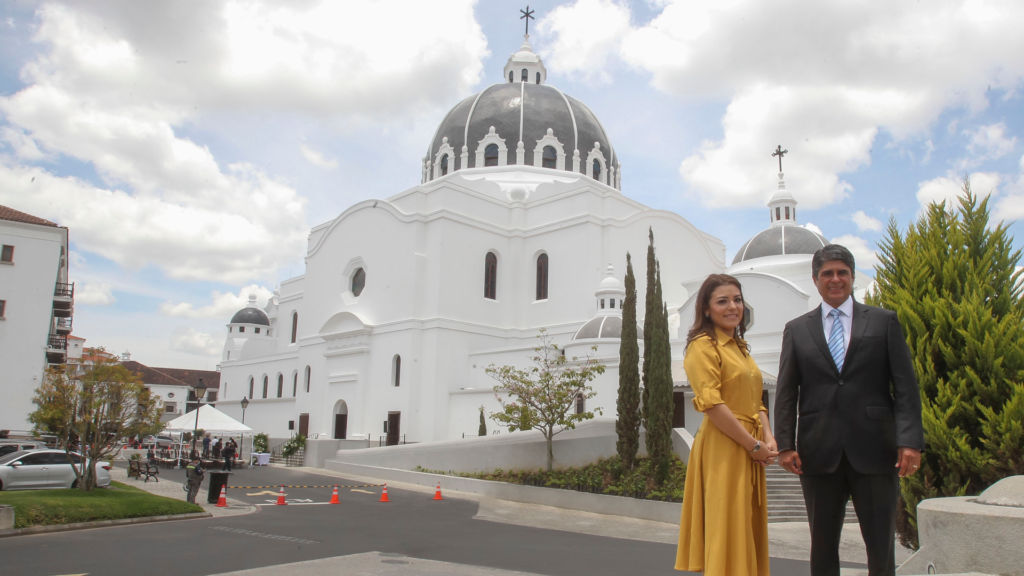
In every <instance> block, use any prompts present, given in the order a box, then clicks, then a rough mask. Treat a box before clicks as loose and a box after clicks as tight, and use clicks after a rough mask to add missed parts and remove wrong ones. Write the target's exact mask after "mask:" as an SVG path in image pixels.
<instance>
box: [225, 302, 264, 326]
mask: <svg viewBox="0 0 1024 576" xmlns="http://www.w3.org/2000/svg"><path fill="white" fill-rule="evenodd" d="M229 324H232V325H233V324H243V325H245V324H250V325H253V326H267V327H269V326H270V318H268V317H267V313H266V312H264V311H263V310H260V309H259V308H258V307H257V306H256V295H255V294H249V303H248V304H247V305H246V306H245V308H242V309H241V310H239V311H238V312H235V315H234V316H232V317H231V322H229Z"/></svg>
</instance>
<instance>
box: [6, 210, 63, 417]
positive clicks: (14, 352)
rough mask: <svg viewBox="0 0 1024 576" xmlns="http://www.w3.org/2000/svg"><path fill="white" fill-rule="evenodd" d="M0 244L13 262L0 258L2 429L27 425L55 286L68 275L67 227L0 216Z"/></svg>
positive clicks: (43, 366) (43, 362)
mask: <svg viewBox="0 0 1024 576" xmlns="http://www.w3.org/2000/svg"><path fill="white" fill-rule="evenodd" d="M0 244H7V245H10V246H14V262H13V264H6V263H0V300H6V301H7V306H6V310H5V312H4V317H3V319H0V366H2V367H3V368H2V370H3V372H2V375H0V397H2V398H3V402H0V429H7V430H29V429H31V428H32V425H31V424H29V422H28V420H27V417H28V414H29V413H30V412H32V411H33V410H34V409H35V406H34V405H33V404H32V396H33V395H34V393H35V389H36V388H37V387H38V386H39V385H40V384H41V383H42V379H43V373H44V371H45V369H46V365H47V363H46V344H47V337H48V335H49V333H50V326H51V324H52V314H53V291H54V287H55V284H56V283H57V282H65V281H67V266H66V263H64V258H62V249H64V251H65V252H66V248H67V230H66V229H63V228H54V227H51V226H39V225H36V224H24V223H21V222H11V221H8V220H0Z"/></svg>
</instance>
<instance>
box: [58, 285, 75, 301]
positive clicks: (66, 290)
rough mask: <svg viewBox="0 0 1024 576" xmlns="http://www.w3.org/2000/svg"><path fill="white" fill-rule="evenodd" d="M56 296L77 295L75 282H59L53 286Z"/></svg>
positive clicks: (70, 296)
mask: <svg viewBox="0 0 1024 576" xmlns="http://www.w3.org/2000/svg"><path fill="white" fill-rule="evenodd" d="M53 295H54V296H63V297H65V298H74V297H75V283H74V282H71V283H70V284H69V283H66V282H57V285H56V286H55V287H54V288H53Z"/></svg>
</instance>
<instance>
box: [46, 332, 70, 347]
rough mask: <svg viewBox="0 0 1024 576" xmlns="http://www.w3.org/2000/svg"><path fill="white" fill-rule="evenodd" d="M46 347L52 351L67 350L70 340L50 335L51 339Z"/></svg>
mask: <svg viewBox="0 0 1024 576" xmlns="http://www.w3.org/2000/svg"><path fill="white" fill-rule="evenodd" d="M46 347H47V348H49V349H50V350H67V349H68V338H67V336H57V335H55V334H50V337H49V339H48V340H47V341H46Z"/></svg>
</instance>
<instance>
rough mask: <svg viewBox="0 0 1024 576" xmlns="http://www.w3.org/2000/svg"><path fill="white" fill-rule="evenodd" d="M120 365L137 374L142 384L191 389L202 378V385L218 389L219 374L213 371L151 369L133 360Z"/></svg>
mask: <svg viewBox="0 0 1024 576" xmlns="http://www.w3.org/2000/svg"><path fill="white" fill-rule="evenodd" d="M121 365H122V366H124V367H125V368H127V369H129V370H131V371H132V372H136V373H138V374H139V376H140V377H141V378H142V382H143V383H144V384H164V385H166V386H185V387H191V386H195V385H196V381H197V380H198V379H199V378H202V379H203V384H206V387H207V388H210V389H214V390H215V389H219V388H220V372H217V371H215V370H188V369H184V368H151V367H149V366H146V365H145V364H142V363H141V362H136V361H135V360H129V361H127V362H122V363H121Z"/></svg>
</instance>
